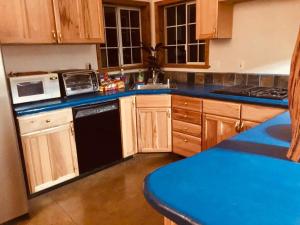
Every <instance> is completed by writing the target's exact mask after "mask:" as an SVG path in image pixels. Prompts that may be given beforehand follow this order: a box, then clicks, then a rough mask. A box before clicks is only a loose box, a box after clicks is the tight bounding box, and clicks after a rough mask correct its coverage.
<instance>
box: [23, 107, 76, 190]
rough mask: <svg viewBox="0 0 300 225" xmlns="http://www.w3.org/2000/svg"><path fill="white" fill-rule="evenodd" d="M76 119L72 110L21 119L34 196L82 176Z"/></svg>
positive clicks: (28, 172) (25, 160) (56, 111)
mask: <svg viewBox="0 0 300 225" xmlns="http://www.w3.org/2000/svg"><path fill="white" fill-rule="evenodd" d="M72 119H73V118H72V110H71V109H70V108H68V109H62V110H55V111H52V112H46V113H40V114H37V115H30V116H22V117H18V122H19V128H20V136H21V141H22V149H23V156H24V162H25V169H26V174H27V181H28V186H29V190H30V193H35V192H38V191H41V190H44V189H46V188H49V187H51V186H54V185H56V184H59V183H61V182H64V181H67V180H69V179H72V178H74V177H76V176H78V174H79V172H78V161H77V152H76V145H75V136H74V129H73V121H72Z"/></svg>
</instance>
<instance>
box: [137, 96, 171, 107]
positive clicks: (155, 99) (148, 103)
mask: <svg viewBox="0 0 300 225" xmlns="http://www.w3.org/2000/svg"><path fill="white" fill-rule="evenodd" d="M136 107H138V108H161V107H171V95H138V96H136Z"/></svg>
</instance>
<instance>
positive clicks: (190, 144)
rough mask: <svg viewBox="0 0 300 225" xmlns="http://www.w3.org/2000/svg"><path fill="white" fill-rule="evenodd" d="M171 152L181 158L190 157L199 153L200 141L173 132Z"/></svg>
mask: <svg viewBox="0 0 300 225" xmlns="http://www.w3.org/2000/svg"><path fill="white" fill-rule="evenodd" d="M173 152H174V153H177V154H179V155H183V156H192V155H194V154H196V153H198V152H201V139H200V138H196V137H193V136H190V135H186V134H181V133H178V132H173Z"/></svg>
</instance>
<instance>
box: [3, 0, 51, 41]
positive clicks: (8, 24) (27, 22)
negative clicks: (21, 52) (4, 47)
mask: <svg viewBox="0 0 300 225" xmlns="http://www.w3.org/2000/svg"><path fill="white" fill-rule="evenodd" d="M0 15H1V20H0V42H1V43H2V44H7V43H8V44H9V43H37V44H40V43H55V42H56V36H55V35H56V33H55V22H54V14H53V5H52V0H9V1H5V0H3V1H0Z"/></svg>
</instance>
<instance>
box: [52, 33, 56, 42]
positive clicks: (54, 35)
mask: <svg viewBox="0 0 300 225" xmlns="http://www.w3.org/2000/svg"><path fill="white" fill-rule="evenodd" d="M52 37H53V39H54V40H55V41H56V40H57V36H56V32H55V30H53V31H52Z"/></svg>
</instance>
